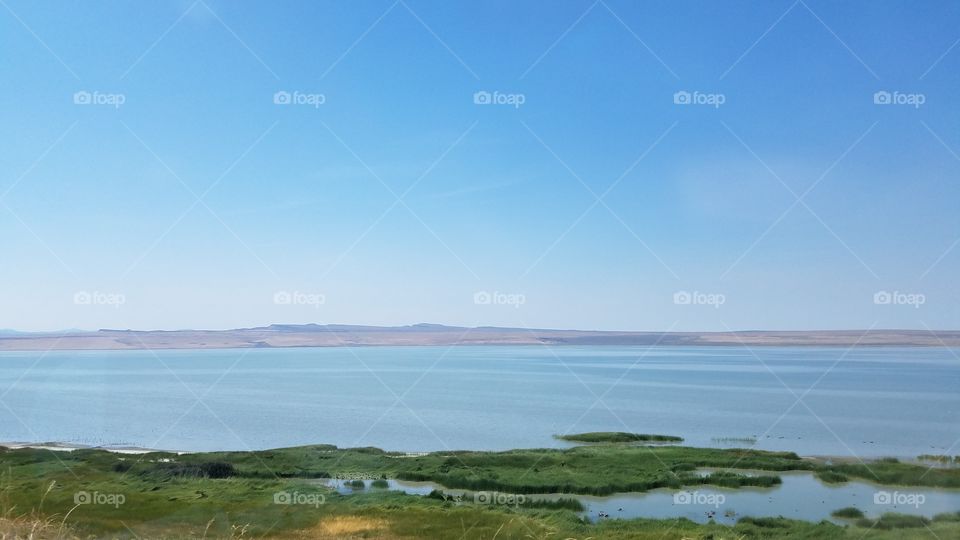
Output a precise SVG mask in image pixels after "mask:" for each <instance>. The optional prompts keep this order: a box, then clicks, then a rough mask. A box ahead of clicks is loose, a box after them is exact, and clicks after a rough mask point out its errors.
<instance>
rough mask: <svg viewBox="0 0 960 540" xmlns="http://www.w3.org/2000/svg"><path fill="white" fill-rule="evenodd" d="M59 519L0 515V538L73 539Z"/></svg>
mask: <svg viewBox="0 0 960 540" xmlns="http://www.w3.org/2000/svg"><path fill="white" fill-rule="evenodd" d="M76 538H77V537H76V536H75V535H73V534H72V533H71V532H70V531H69V530H66V529H64V528H63V527H62V526H61V524H60V521H59V520H54V519H49V518H48V519H42V518H39V517H34V516H10V515H6V516H2V517H0V540H74V539H76Z"/></svg>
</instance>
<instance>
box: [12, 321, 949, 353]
mask: <svg viewBox="0 0 960 540" xmlns="http://www.w3.org/2000/svg"><path fill="white" fill-rule="evenodd" d="M431 345H441V346H453V345H549V346H567V345H620V346H625V345H640V346H653V345H664V346H668V345H672V346H749V347H769V346H791V347H853V346H857V347H960V331H956V330H937V331H924V330H814V331H743V332H620V331H590V330H546V329H523V328H494V327H479V328H462V327H451V326H440V325H413V326H401V327H377V326H347V325H324V326H321V325H313V324H308V325H271V326H267V327H261V328H241V329H235V330H173V331H159V330H156V331H135V330H99V331H95V332H68V333H44V334H12V335H2V336H0V351H53V350H137V349H236V348H288V347H342V346H358V347H359V346H431Z"/></svg>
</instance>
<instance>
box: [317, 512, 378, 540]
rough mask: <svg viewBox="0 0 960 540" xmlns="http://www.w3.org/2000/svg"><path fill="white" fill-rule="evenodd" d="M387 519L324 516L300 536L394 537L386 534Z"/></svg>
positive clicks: (325, 537) (327, 537)
mask: <svg viewBox="0 0 960 540" xmlns="http://www.w3.org/2000/svg"><path fill="white" fill-rule="evenodd" d="M386 527H387V521H386V520H382V519H373V518H367V517H363V516H336V517H330V518H326V519H324V520H322V521H320V523H318V524H317V525H316V526H314V527H312V528H310V529H308V530H306V531H303V535H302V536H301V538H305V539H306V538H310V539H324V540H325V539H332V538H377V539H388V538H394V537H393V536H391V535H389V534H387V533H386V532H385V529H386Z"/></svg>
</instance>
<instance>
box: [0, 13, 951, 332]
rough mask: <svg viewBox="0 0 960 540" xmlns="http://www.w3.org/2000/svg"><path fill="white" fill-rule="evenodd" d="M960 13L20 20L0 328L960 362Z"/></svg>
mask: <svg viewBox="0 0 960 540" xmlns="http://www.w3.org/2000/svg"><path fill="white" fill-rule="evenodd" d="M958 43H960V4H958V3H956V2H946V1H943V2H938V1H931V2H923V3H916V2H907V1H903V2H895V1H891V2H865V1H864V2H825V1H817V0H803V1H792V0H787V1H780V0H771V1H756V2H722V3H720V2H710V3H706V2H682V1H681V2H678V1H672V0H671V1H662V2H660V1H658V2H647V1H643V2H628V1H621V0H601V1H593V0H583V1H580V0H571V1H564V2H526V1H524V2H516V1H493V2H439V1H434V0H399V1H393V0H385V1H380V0H376V1H374V0H370V1H356V2H355V1H343V0H338V1H331V2H320V1H303V2H299V1H284V2H253V1H239V2H232V1H225V0H197V1H196V2H193V1H191V0H176V1H157V2H148V3H144V2H129V1H127V2H119V1H118V2H101V1H70V2H67V1H65V2H46V1H43V2H33V1H26V0H0V66H2V68H3V72H4V76H3V77H0V246H2V250H0V254H2V255H0V306H2V307H0V328H10V329H17V330H25V331H45V330H56V329H67V328H80V329H97V328H135V329H178V328H210V329H218V328H236V327H249V326H260V325H267V324H271V323H349V324H373V325H404V324H412V323H418V322H432V323H442V324H451V325H464V326H483V325H498V326H517V327H527V328H579V329H610V330H657V331H663V330H677V331H679V330H685V331H696V330H702V331H724V330H731V329H732V330H747V329H797V330H802V329H842V328H845V329H851V328H854V329H867V328H911V329H919V330H924V329H958V328H960V284H958V283H957V280H956V277H957V276H958V275H960V245H958V241H960V212H958V208H960V132H958V130H957V126H958V125H960V92H958V88H960V45H958Z"/></svg>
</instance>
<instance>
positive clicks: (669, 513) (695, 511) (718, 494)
mask: <svg viewBox="0 0 960 540" xmlns="http://www.w3.org/2000/svg"><path fill="white" fill-rule="evenodd" d="M767 474H769V473H767ZM779 476H780V477H781V478H782V479H783V484H781V485H779V486H777V487H773V488H740V489H726V488H716V487H710V486H701V487H700V488H699V489H695V490H694V489H688V490H682V491H678V490H673V489H657V490H652V491H649V492H646V493H624V494H619V495H612V496H609V497H594V496H589V495H571V494H562V495H558V494H542V495H528V496H527V497H528V498H530V499H547V500H553V499H558V498H567V499H577V500H579V501H580V502H582V503H583V505H584V507H585V508H586V511H585V512H584V515H585V517H587V518H588V519H591V520H597V519H605V518H601V517H600V514H601V513H605V514H609V516H610V518H611V519H616V518H623V519H630V518H641V517H642V518H675V517H685V518H687V519H690V520H692V521H696V522H699V523H704V522H707V521H709V520H710V519H713V520H714V521H716V522H718V523H726V524H733V523H735V522H736V521H737V520H738V519H739V518H741V517H744V516H752V517H777V516H783V517H786V518H791V519H800V520H804V521H821V520H824V519H827V520H830V521H834V522H836V523H843V520H838V519H836V518H833V517H831V516H830V513H831V512H833V511H834V510H837V509H840V508H844V507H847V506H853V507H856V508H859V509H860V510H861V511H863V513H864V514H866V515H867V516H869V517H877V516H879V515H880V514H883V513H886V512H896V513H901V514H911V515H922V516H927V517H933V516H934V515H936V514H940V513H944V512H956V511H960V490H945V489H931V488H921V489H918V488H904V487H889V486H878V485H873V484H869V483H866V482H847V483H844V484H825V483H823V482H821V481H819V480H817V479H816V478H815V477H814V476H813V475H812V474H810V473H806V472H795V473H780V475H779ZM371 482H372V481H371V480H365V481H364V484H365V486H366V488H365V489H368V490H369V489H376V488H372V487H371V485H370V484H371ZM321 483H322V484H324V485H327V486H330V487H333V488H335V489H336V490H337V491H338V492H339V493H341V494H344V495H349V494H351V493H356V492H357V491H358V490H355V489H353V488H350V487H348V486H347V485H346V480H324V481H321ZM387 483H388V486H389V487H388V488H387V489H391V490H395V491H402V492H404V493H408V494H412V495H427V494H429V493H430V492H431V491H433V490H434V489H439V490H441V491H443V492H444V493H446V494H448V495H450V496H451V497H452V498H453V500H456V497H458V496H459V497H461V498H463V497H466V498H467V499H468V501H470V502H473V499H474V497H475V494H474V493H471V492H466V491H465V490H460V489H447V488H444V487H442V486H440V485H438V484H434V483H432V482H406V481H402V480H388V481H387ZM360 491H362V490H360ZM495 498H496V497H488V499H495ZM494 504H495V503H494Z"/></svg>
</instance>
